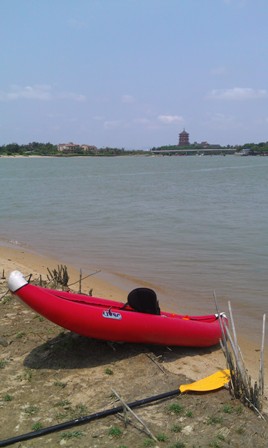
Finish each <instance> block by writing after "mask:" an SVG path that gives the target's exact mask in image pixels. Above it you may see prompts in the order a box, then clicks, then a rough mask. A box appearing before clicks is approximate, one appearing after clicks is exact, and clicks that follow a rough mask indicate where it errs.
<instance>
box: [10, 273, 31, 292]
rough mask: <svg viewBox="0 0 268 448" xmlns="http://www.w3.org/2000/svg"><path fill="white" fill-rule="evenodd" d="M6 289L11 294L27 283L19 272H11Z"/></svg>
mask: <svg viewBox="0 0 268 448" xmlns="http://www.w3.org/2000/svg"><path fill="white" fill-rule="evenodd" d="M7 284H8V288H9V289H10V291H11V292H15V291H17V290H18V289H20V288H22V287H23V286H25V285H27V284H28V282H27V280H25V278H24V276H23V274H22V273H21V272H20V271H12V272H11V274H10V275H9V278H8V282H7Z"/></svg>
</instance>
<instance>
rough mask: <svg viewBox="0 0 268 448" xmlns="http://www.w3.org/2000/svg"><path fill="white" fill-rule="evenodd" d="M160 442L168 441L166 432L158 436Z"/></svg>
mask: <svg viewBox="0 0 268 448" xmlns="http://www.w3.org/2000/svg"><path fill="white" fill-rule="evenodd" d="M156 438H157V440H158V442H167V441H168V436H167V435H166V434H164V433H159V434H157V436H156Z"/></svg>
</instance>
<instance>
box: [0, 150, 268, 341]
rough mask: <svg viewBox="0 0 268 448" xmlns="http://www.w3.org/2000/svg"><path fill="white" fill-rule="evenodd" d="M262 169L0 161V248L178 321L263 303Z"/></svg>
mask: <svg viewBox="0 0 268 448" xmlns="http://www.w3.org/2000/svg"><path fill="white" fill-rule="evenodd" d="M267 187H268V157H267V158H266V157H263V158H262V157H250V156H249V157H238V156H226V157H223V156H203V157H198V156H186V157H175V156H173V157H145V156H144V157H142V156H137V157H135V156H134V157H111V158H109V157H102V158H101V157H96V158H93V157H87V158H83V157H80V158H79V157H75V158H60V159H59V158H0V188H1V190H0V191H1V194H0V204H1V208H0V210H1V214H0V224H1V226H0V239H1V241H2V243H3V244H12V245H15V246H23V247H26V248H28V249H29V250H35V251H37V252H39V253H42V254H44V255H50V256H55V257H56V258H60V259H62V260H63V262H64V263H70V264H73V265H74V266H76V267H78V268H82V269H83V272H92V271H94V270H95V269H98V268H100V269H101V273H100V275H102V276H104V277H105V278H106V279H108V280H109V281H111V282H113V283H118V285H120V286H121V287H124V288H125V289H126V290H127V289H131V288H132V287H136V286H140V285H141V284H144V283H145V282H146V284H148V285H150V286H151V287H153V288H155V289H156V290H157V293H158V296H159V299H160V302H161V303H165V302H166V303H168V304H169V305H172V307H173V309H175V310H176V311H178V312H180V311H181V312H185V313H187V312H192V311H195V312H196V313H206V312H211V311H212V312H214V309H215V305H214V299H213V292H214V291H215V292H216V295H217V298H218V299H217V300H218V302H219V305H220V307H221V308H226V306H227V301H231V304H232V307H233V308H234V309H235V312H236V313H238V315H239V316H238V317H239V320H240V321H241V322H242V323H243V325H244V328H245V327H247V326H250V327H251V328H252V330H253V333H254V332H255V331H256V329H257V328H258V329H260V327H261V320H262V315H263V313H265V312H266V313H267V309H268V306H267V303H268V297H267V296H268V294H267V292H268V279H267V278H268V276H267V270H268V231H267V229H268V194H267V191H268V188H267Z"/></svg>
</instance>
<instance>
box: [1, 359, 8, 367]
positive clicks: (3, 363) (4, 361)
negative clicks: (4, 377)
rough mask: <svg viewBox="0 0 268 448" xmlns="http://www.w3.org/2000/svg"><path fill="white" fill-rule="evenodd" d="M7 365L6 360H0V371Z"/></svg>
mask: <svg viewBox="0 0 268 448" xmlns="http://www.w3.org/2000/svg"><path fill="white" fill-rule="evenodd" d="M6 365H7V360H6V359H1V360H0V369H4V368H5V367H6Z"/></svg>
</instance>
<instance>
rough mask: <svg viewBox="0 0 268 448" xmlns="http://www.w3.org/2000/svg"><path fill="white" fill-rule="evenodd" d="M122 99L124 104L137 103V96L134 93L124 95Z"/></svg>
mask: <svg viewBox="0 0 268 448" xmlns="http://www.w3.org/2000/svg"><path fill="white" fill-rule="evenodd" d="M121 101H122V103H124V104H132V103H135V98H134V96H132V95H123V96H122V98H121Z"/></svg>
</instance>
